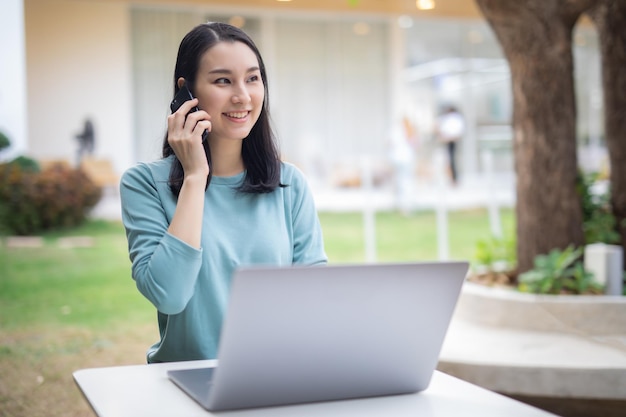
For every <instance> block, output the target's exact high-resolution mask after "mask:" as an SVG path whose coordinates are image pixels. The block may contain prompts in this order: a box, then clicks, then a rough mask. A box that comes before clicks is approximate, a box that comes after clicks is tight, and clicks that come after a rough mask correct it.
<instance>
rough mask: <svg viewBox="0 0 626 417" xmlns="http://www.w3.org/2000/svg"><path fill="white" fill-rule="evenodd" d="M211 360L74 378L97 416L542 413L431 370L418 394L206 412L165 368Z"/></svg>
mask: <svg viewBox="0 0 626 417" xmlns="http://www.w3.org/2000/svg"><path fill="white" fill-rule="evenodd" d="M215 364H216V362H215V361H193V362H173V363H163V364H153V365H133V366H118V367H108V368H92V369H82V370H79V371H76V372H74V380H75V381H76V383H77V384H78V386H79V387H80V389H81V390H82V392H83V394H84V395H85V398H86V399H87V401H88V402H89V403H90V404H91V407H92V408H93V410H94V411H95V412H96V414H97V415H98V416H99V417H142V416H150V417H160V416H163V417H175V416H185V417H200V416H202V417H206V416H211V415H228V416H233V417H235V416H236V417H270V416H271V417H283V416H284V417H293V416H298V417H313V416H315V417H318V416H324V417H335V416H336V417H340V416H346V417H348V416H349V417H354V416H359V417H373V416H378V417H395V416H398V417H400V416H420V417H444V416H445V417H457V416H463V417H472V416H476V417H490V416H493V417H503V416H506V417H547V416H554V415H553V414H550V413H548V412H545V411H543V410H540V409H537V408H534V407H531V406H529V405H526V404H523V403H521V402H518V401H515V400H512V399H510V398H507V397H505V396H502V395H500V394H496V393H494V392H491V391H488V390H486V389H483V388H480V387H478V386H476V385H473V384H470V383H468V382H465V381H462V380H460V379H457V378H454V377H452V376H449V375H446V374H444V373H442V372H439V371H435V374H434V375H433V379H432V382H431V384H430V387H429V388H428V389H427V390H426V391H423V392H421V393H417V394H408V395H394V396H387V397H376V398H365V399H355V400H345V401H330V402H320V403H311V404H301V405H289V406H282V407H271V408H257V409H248V410H237V411H225V412H219V413H217V412H216V413H210V412H208V411H206V410H205V409H204V408H202V407H201V406H200V405H198V404H197V403H196V402H195V401H194V400H193V399H191V398H190V397H188V396H187V395H186V394H185V393H184V392H183V391H181V390H180V389H179V388H178V387H177V386H176V385H174V384H173V383H172V382H171V381H170V380H169V379H168V378H167V375H166V371H167V370H168V369H185V368H195V367H209V366H215Z"/></svg>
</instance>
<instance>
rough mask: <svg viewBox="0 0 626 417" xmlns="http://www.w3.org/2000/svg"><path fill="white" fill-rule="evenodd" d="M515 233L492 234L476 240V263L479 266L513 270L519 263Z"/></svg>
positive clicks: (488, 268) (497, 269) (489, 268)
mask: <svg viewBox="0 0 626 417" xmlns="http://www.w3.org/2000/svg"><path fill="white" fill-rule="evenodd" d="M515 249H516V242H515V237H514V235H511V236H505V237H496V236H490V237H489V238H486V239H480V240H478V241H477V242H476V247H475V250H474V264H475V266H477V267H478V268H485V269H487V270H494V271H498V272H499V271H502V270H503V269H508V270H512V269H514V268H515V266H516V264H517V254H516V252H515Z"/></svg>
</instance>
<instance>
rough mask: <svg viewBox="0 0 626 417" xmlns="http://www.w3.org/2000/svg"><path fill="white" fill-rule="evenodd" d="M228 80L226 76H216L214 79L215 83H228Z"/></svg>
mask: <svg viewBox="0 0 626 417" xmlns="http://www.w3.org/2000/svg"><path fill="white" fill-rule="evenodd" d="M228 83H230V80H229V79H228V78H218V79H217V80H215V84H228Z"/></svg>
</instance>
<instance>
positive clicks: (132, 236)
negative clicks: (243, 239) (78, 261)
mask: <svg viewBox="0 0 626 417" xmlns="http://www.w3.org/2000/svg"><path fill="white" fill-rule="evenodd" d="M120 197H121V201H122V221H123V223H124V227H125V229H126V237H127V239H128V248H129V254H130V260H131V262H132V277H133V279H134V280H135V282H136V283H137V288H138V289H139V291H140V292H141V293H142V294H143V295H144V296H145V297H146V298H147V299H148V300H149V301H150V302H151V303H152V304H154V306H155V307H156V308H157V310H158V311H160V312H161V313H164V314H177V313H179V312H181V311H182V310H183V309H184V308H185V306H186V305H187V302H188V301H189V299H190V298H191V296H192V295H193V291H194V287H195V283H196V280H197V277H198V273H199V271H200V267H201V263H202V250H201V249H196V248H193V247H192V246H190V245H188V244H186V243H185V242H183V241H181V240H180V239H178V238H176V237H175V236H173V235H171V234H169V233H168V232H167V228H168V226H169V220H168V216H167V214H166V211H165V208H164V207H165V206H166V204H165V202H164V201H162V195H161V194H160V193H159V190H158V189H157V186H156V182H155V180H154V178H153V176H152V173H151V171H150V168H149V167H148V166H147V165H145V164H140V165H137V166H135V167H133V168H130V169H129V170H127V171H126V172H125V173H124V175H123V176H122V179H121V182H120ZM167 197H168V198H169V196H167ZM172 198H173V197H172ZM173 204H174V207H175V202H174V203H173Z"/></svg>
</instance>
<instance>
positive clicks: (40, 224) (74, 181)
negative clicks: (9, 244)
mask: <svg viewBox="0 0 626 417" xmlns="http://www.w3.org/2000/svg"><path fill="white" fill-rule="evenodd" d="M37 169H38V166H37ZM101 194H102V192H101V190H100V188H98V187H97V186H96V185H95V184H94V183H93V182H92V181H91V180H89V178H87V177H86V176H85V174H84V173H83V172H82V171H79V170H75V169H71V168H67V167H63V166H54V167H51V168H49V169H46V170H44V171H41V172H38V171H37V170H36V169H35V165H32V164H30V163H29V162H28V158H20V159H19V161H15V160H14V161H13V162H10V163H8V164H2V165H0V229H1V230H2V231H3V232H4V233H12V234H17V235H30V234H35V233H38V232H41V231H43V230H50V229H57V228H66V227H73V226H77V225H79V224H80V223H82V222H83V221H84V220H85V218H86V216H87V214H88V212H89V210H90V209H91V208H93V207H94V206H95V205H96V203H97V202H98V201H99V200H100V197H101Z"/></svg>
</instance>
